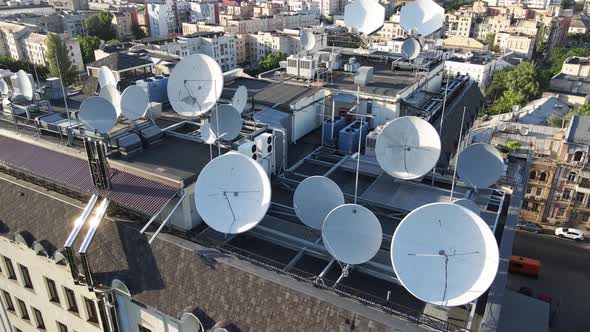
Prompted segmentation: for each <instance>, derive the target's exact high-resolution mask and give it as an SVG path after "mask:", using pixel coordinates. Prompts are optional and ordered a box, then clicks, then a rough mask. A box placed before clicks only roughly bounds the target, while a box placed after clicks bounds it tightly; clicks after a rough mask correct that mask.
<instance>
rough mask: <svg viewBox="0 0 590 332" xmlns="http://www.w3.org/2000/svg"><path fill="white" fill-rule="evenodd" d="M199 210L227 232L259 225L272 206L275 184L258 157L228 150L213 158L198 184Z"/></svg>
mask: <svg viewBox="0 0 590 332" xmlns="http://www.w3.org/2000/svg"><path fill="white" fill-rule="evenodd" d="M195 188H196V189H195V204H196V207H197V211H198V212H199V215H200V216H201V218H203V220H204V221H205V222H206V223H207V225H209V227H211V228H213V229H215V230H216V231H218V232H221V233H226V234H237V233H243V232H246V231H248V230H250V229H251V228H253V227H254V226H256V225H257V224H258V223H259V222H260V221H261V220H262V218H264V216H265V215H266V211H267V210H268V207H269V206H270V196H271V187H270V180H269V178H268V176H267V175H266V172H265V171H264V169H263V168H262V166H260V164H258V163H257V162H256V161H255V160H253V159H251V158H249V157H248V156H246V155H243V154H241V153H237V152H228V153H226V154H224V155H221V156H219V157H217V158H215V159H213V160H211V161H210V162H209V163H208V164H207V165H206V166H205V167H204V168H203V169H202V170H201V173H200V174H199V177H198V178H197V182H196V185H195Z"/></svg>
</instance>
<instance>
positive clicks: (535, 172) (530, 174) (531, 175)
mask: <svg viewBox="0 0 590 332" xmlns="http://www.w3.org/2000/svg"><path fill="white" fill-rule="evenodd" d="M536 178H537V171H531V172H530V173H529V179H531V180H535V179H536Z"/></svg>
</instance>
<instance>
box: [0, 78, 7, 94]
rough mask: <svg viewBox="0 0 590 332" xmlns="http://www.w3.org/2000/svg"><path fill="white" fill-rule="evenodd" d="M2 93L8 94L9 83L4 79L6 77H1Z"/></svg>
mask: <svg viewBox="0 0 590 332" xmlns="http://www.w3.org/2000/svg"><path fill="white" fill-rule="evenodd" d="M0 94H3V95H6V94H8V84H6V81H4V79H1V78H0Z"/></svg>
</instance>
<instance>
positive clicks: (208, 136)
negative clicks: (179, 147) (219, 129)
mask: <svg viewBox="0 0 590 332" xmlns="http://www.w3.org/2000/svg"><path fill="white" fill-rule="evenodd" d="M201 139H202V140H203V141H204V142H205V143H207V144H213V143H215V141H216V140H217V136H215V133H214V132H213V130H211V125H210V124H208V123H206V124H204V125H202V126H201Z"/></svg>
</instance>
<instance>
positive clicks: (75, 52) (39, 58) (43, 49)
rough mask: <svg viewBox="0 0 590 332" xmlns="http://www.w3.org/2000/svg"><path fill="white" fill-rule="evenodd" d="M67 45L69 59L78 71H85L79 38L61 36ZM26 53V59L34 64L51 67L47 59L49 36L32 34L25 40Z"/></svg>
mask: <svg viewBox="0 0 590 332" xmlns="http://www.w3.org/2000/svg"><path fill="white" fill-rule="evenodd" d="M61 38H62V41H63V42H64V44H65V47H66V52H67V55H68V59H69V60H70V62H71V63H72V65H74V66H75V67H76V69H78V71H84V61H83V60H82V51H81V50H80V42H79V41H78V39H77V38H72V37H69V36H67V35H62V36H61ZM22 45H23V46H24V53H25V54H26V58H27V59H28V60H29V61H31V62H32V63H35V64H38V65H41V66H49V62H48V59H47V35H46V34H41V33H36V32H33V33H30V34H29V35H28V36H27V37H26V38H24V39H23V43H22Z"/></svg>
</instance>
